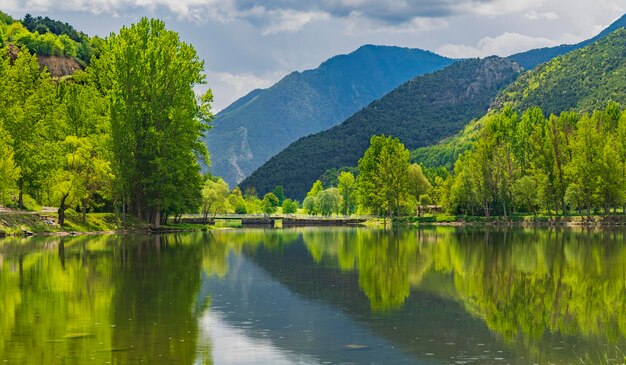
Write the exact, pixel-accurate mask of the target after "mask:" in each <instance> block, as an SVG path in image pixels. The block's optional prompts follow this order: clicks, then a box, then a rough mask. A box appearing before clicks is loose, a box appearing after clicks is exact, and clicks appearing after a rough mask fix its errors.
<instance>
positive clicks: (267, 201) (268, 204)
mask: <svg viewBox="0 0 626 365" xmlns="http://www.w3.org/2000/svg"><path fill="white" fill-rule="evenodd" d="M278 206H279V204H278V197H276V195H274V193H267V194H265V195H264V196H263V200H262V201H261V207H262V209H263V213H266V214H272V213H275V212H276V210H277V208H278Z"/></svg>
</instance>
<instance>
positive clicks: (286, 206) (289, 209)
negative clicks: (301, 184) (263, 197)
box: [282, 198, 298, 214]
mask: <svg viewBox="0 0 626 365" xmlns="http://www.w3.org/2000/svg"><path fill="white" fill-rule="evenodd" d="M282 207H283V214H294V213H297V212H298V202H297V201H295V200H291V199H289V198H287V199H285V200H284V201H283V205H282Z"/></svg>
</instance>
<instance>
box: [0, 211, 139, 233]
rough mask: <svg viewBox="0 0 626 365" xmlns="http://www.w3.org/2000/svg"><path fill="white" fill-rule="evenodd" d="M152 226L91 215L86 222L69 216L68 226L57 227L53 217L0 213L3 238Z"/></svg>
mask: <svg viewBox="0 0 626 365" xmlns="http://www.w3.org/2000/svg"><path fill="white" fill-rule="evenodd" d="M148 227H149V225H148V224H147V223H145V222H143V221H140V220H138V219H136V218H133V217H127V220H126V224H122V223H121V222H119V224H118V223H116V220H115V215H114V214H113V213H89V214H87V215H86V217H85V221H83V217H82V214H79V213H76V212H67V213H66V217H65V224H64V225H63V226H59V225H58V224H57V216H56V214H54V213H36V212H10V213H6V212H5V213H0V232H2V233H0V236H1V235H7V236H13V235H24V234H27V233H26V232H29V233H32V234H45V233H63V232H68V233H69V232H77V233H85V232H110V231H118V230H141V229H147V228H148Z"/></svg>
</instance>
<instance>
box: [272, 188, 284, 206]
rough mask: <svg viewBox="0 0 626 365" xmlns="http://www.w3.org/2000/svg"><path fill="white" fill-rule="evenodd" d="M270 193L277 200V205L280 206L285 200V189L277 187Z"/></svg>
mask: <svg viewBox="0 0 626 365" xmlns="http://www.w3.org/2000/svg"><path fill="white" fill-rule="evenodd" d="M272 193H273V194H274V195H275V196H276V197H277V198H278V205H282V204H283V201H284V200H285V189H284V188H283V187H282V186H277V187H275V188H274V190H272Z"/></svg>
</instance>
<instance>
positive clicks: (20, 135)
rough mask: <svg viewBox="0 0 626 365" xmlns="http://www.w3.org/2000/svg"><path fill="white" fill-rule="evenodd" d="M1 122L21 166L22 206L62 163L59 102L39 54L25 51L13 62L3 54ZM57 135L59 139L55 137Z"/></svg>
mask: <svg viewBox="0 0 626 365" xmlns="http://www.w3.org/2000/svg"><path fill="white" fill-rule="evenodd" d="M0 62H1V63H2V66H0V79H2V80H3V82H2V83H3V85H2V89H3V90H2V91H3V95H2V98H0V124H2V125H3V126H4V128H5V130H6V131H7V132H8V134H9V135H10V137H11V139H10V140H11V141H12V148H13V153H14V155H13V159H14V162H15V164H16V165H17V167H19V169H20V172H21V173H20V176H19V178H18V180H17V185H18V189H19V196H18V206H19V207H20V208H23V207H24V204H23V194H24V193H25V192H30V193H31V194H34V195H37V194H38V193H39V192H41V189H42V186H43V185H44V184H45V182H46V180H47V177H49V174H50V173H51V171H53V170H54V169H55V168H56V167H57V166H58V160H57V159H55V158H54V156H59V153H58V146H59V141H62V138H58V136H57V133H58V130H59V128H58V126H57V124H58V123H57V120H56V118H55V117H54V115H55V109H56V106H57V101H56V99H55V90H54V86H53V84H52V83H51V81H50V74H49V73H48V72H46V71H43V72H42V71H40V68H39V64H38V63H37V57H36V56H34V55H31V54H30V53H28V51H26V50H24V49H23V50H21V52H19V53H18V55H17V58H16V59H15V61H14V62H13V64H12V65H9V63H8V60H7V59H6V58H4V57H0ZM55 137H57V138H55Z"/></svg>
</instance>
